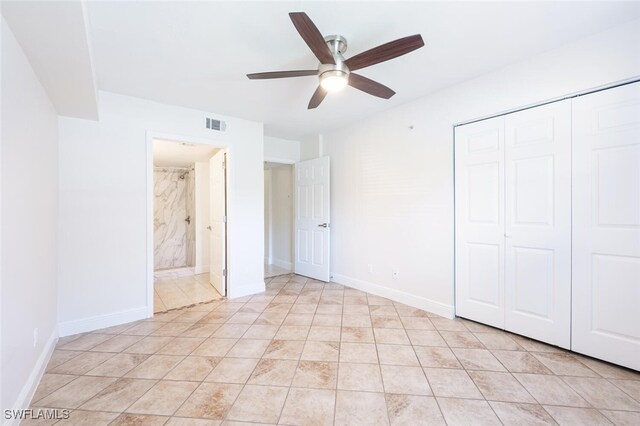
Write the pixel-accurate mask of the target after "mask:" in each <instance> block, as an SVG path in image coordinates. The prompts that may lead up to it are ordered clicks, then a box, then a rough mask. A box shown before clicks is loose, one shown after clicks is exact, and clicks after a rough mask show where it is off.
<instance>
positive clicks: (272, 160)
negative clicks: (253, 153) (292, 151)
mask: <svg viewBox="0 0 640 426" xmlns="http://www.w3.org/2000/svg"><path fill="white" fill-rule="evenodd" d="M262 161H263V163H262V164H263V165H264V163H276V164H282V165H283V166H291V239H292V244H291V251H292V254H293V253H295V252H296V245H297V240H296V238H295V237H294V232H295V217H294V216H295V200H296V194H295V190H294V188H295V165H296V163H299V162H300V160H298V161H295V160H291V159H289V158H279V157H263V159H262ZM263 176H264V174H263ZM271 182H273V179H272V180H271ZM262 186H263V187H264V182H263V185H262ZM265 195H266V194H265ZM272 196H273V187H272V186H271V184H270V185H269V201H268V202H269V259H270V260H273V257H272V255H273V235H272V232H273V227H272V226H271V220H272V218H273V216H272V210H273V208H272V207H273V206H272V204H271V203H272ZM266 202H267V199H266V198H265V199H264V203H266ZM263 232H264V230H263ZM265 254H266V253H265ZM263 257H264V259H265V261H266V260H267V256H263ZM291 273H292V274H293V273H295V267H294V264H293V262H292V264H291Z"/></svg>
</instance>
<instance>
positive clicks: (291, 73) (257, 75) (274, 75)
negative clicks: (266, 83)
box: [247, 70, 318, 80]
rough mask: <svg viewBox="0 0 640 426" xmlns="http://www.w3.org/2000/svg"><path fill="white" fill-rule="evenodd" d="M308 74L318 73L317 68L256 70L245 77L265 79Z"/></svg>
mask: <svg viewBox="0 0 640 426" xmlns="http://www.w3.org/2000/svg"><path fill="white" fill-rule="evenodd" d="M308 75H318V70H299V71H271V72H256V73H253V74H247V77H249V80H266V79H268V78H288V77H306V76H308Z"/></svg>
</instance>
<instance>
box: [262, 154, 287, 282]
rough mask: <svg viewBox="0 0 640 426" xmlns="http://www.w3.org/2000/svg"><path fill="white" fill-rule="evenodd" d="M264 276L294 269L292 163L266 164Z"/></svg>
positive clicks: (276, 274) (266, 162)
mask: <svg viewBox="0 0 640 426" xmlns="http://www.w3.org/2000/svg"><path fill="white" fill-rule="evenodd" d="M264 200H265V201H264V232H265V235H264V243H265V247H264V253H265V258H264V272H265V273H264V276H265V278H271V277H275V276H278V275H284V274H289V273H291V272H293V253H294V241H293V165H291V164H282V163H275V162H268V161H265V163H264Z"/></svg>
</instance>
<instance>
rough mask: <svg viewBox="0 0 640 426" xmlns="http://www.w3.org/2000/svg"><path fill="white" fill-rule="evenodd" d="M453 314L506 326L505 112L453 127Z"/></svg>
mask: <svg viewBox="0 0 640 426" xmlns="http://www.w3.org/2000/svg"><path fill="white" fill-rule="evenodd" d="M455 181H456V190H455V203H456V246H455V247H456V249H455V250H456V314H457V315H458V316H461V317H465V318H469V319H471V320H474V321H479V322H482V323H485V324H489V325H492V326H494V327H499V328H504V117H496V118H492V119H489V120H483V121H479V122H477V123H471V124H467V125H464V126H459V127H456V130H455Z"/></svg>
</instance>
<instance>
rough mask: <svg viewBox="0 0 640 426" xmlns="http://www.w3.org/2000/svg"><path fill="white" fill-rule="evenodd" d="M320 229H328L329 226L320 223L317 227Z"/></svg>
mask: <svg viewBox="0 0 640 426" xmlns="http://www.w3.org/2000/svg"><path fill="white" fill-rule="evenodd" d="M318 226H319V227H321V228H328V227H329V224H328V223H321V224H320V225H318Z"/></svg>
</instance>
